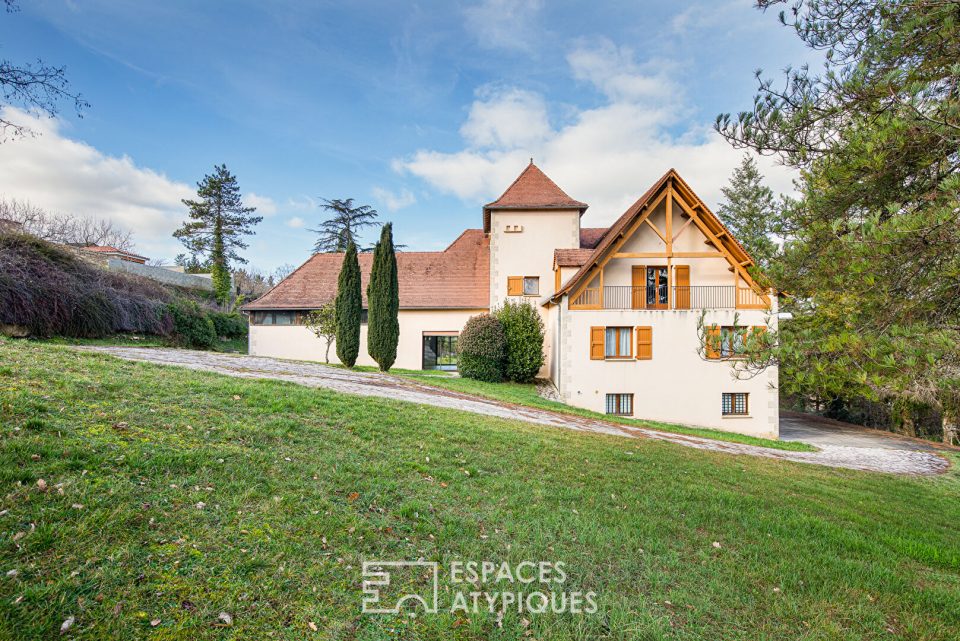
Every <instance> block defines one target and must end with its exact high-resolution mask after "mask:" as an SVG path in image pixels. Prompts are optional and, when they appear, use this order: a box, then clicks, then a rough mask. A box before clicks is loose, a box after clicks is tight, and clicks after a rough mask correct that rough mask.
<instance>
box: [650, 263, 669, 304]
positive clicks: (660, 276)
mask: <svg viewBox="0 0 960 641" xmlns="http://www.w3.org/2000/svg"><path fill="white" fill-rule="evenodd" d="M668 289H669V288H668V283H667V268H666V267H647V307H651V308H653V309H666V307H667V302H668V301H669V293H668Z"/></svg>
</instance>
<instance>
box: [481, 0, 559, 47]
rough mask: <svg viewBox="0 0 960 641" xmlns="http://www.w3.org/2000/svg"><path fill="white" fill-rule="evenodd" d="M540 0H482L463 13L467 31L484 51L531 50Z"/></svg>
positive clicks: (540, 6)
mask: <svg viewBox="0 0 960 641" xmlns="http://www.w3.org/2000/svg"><path fill="white" fill-rule="evenodd" d="M542 8H543V0H481V2H478V3H476V4H474V5H471V6H469V7H466V8H465V9H464V10H463V14H464V17H465V18H466V27H467V30H468V31H469V32H470V33H471V34H472V35H473V36H474V37H475V38H476V39H477V43H478V44H479V45H480V46H481V47H485V48H487V49H507V50H514V51H530V50H532V49H533V45H534V38H533V35H534V28H533V26H534V22H535V20H536V18H537V16H538V14H539V13H540V9H542Z"/></svg>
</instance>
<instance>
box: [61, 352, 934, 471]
mask: <svg viewBox="0 0 960 641" xmlns="http://www.w3.org/2000/svg"><path fill="white" fill-rule="evenodd" d="M77 349H83V350H87V351H94V352H102V353H105V354H110V355H112V356H116V357H119V358H124V359H127V360H133V361H144V362H149V363H157V364H161V365H175V366H177V367H186V368H189V369H195V370H202V371H207V372H216V373H219V374H226V375H228V376H236V377H239V378H258V379H274V380H281V381H290V382H292V383H299V384H301V385H308V386H311V387H322V388H325V389H330V390H334V391H337V392H344V393H347V394H359V395H361V396H376V397H381V398H390V399H395V400H401V401H409V402H411V403H421V404H424V405H433V406H435V407H445V408H448V409H455V410H461V411H465V412H474V413H476V414H484V415H487V416H495V417H499V418H504V419H513V420H521V421H526V422H529V423H537V424H540V425H547V426H550V427H560V428H564V429H573V430H579V431H584V432H596V433H601V434H613V435H616V436H624V437H628V438H651V439H657V440H661V441H669V442H671V443H677V444H680V445H684V446H687V447H694V448H697V449H701V450H709V451H714V452H725V453H728V454H741V455H750V456H763V457H767V458H774V459H781V460H787V461H796V462H801V463H814V464H818V465H827V466H831V467H844V468H849V469H854V470H868V471H874V472H889V473H896V474H937V473H940V472H943V471H944V470H946V469H947V467H949V463H948V462H947V461H946V460H945V459H944V458H942V457H940V456H937V455H936V454H934V453H932V452H922V451H908V450H895V449H888V448H880V447H848V446H842V445H832V444H824V445H822V446H820V451H817V452H788V451H785V450H774V449H769V448H765V447H758V446H755V445H743V444H740V443H729V442H726V441H716V440H713V439H707V438H699V437H695V436H685V435H682V434H671V433H669V432H660V431H657V430H653V429H646V428H641V427H632V426H627V425H618V424H616V423H608V422H606V421H602V420H596V419H589V418H583V417H579V416H573V415H569V414H560V413H557V412H551V411H548V410H540V409H534V408H530V407H521V406H517V405H513V404H510V403H502V402H499V401H493V400H489V399H485V398H481V397H477V396H471V395H467V394H461V393H458V392H453V391H449V390H444V389H439V388H436V387H431V386H427V385H420V384H418V383H416V382H413V381H410V380H407V379H403V378H398V377H395V376H385V375H382V374H374V373H364V372H356V371H351V370H346V369H341V368H336V367H328V366H325V365H321V364H319V363H309V362H301V361H286V360H280V359H275V358H267V357H264V356H243V355H230V354H217V353H215V352H200V351H190V350H182V349H166V348H145V347H98V346H86V347H78V348H77Z"/></svg>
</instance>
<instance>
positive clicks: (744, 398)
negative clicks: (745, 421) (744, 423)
mask: <svg viewBox="0 0 960 641" xmlns="http://www.w3.org/2000/svg"><path fill="white" fill-rule="evenodd" d="M749 396H750V395H749V394H747V393H746V392H724V394H723V402H722V406H723V408H722V412H723V415H724V416H747V415H748V413H749V411H750V403H749Z"/></svg>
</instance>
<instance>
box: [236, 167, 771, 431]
mask: <svg viewBox="0 0 960 641" xmlns="http://www.w3.org/2000/svg"><path fill="white" fill-rule="evenodd" d="M586 209H587V205H586V204H585V203H582V202H579V201H577V200H574V199H573V198H571V197H570V196H568V195H567V194H566V193H564V191H563V190H562V189H560V188H559V187H558V186H557V185H556V184H555V183H554V182H553V181H552V180H550V178H548V177H547V176H546V175H545V174H544V173H543V172H542V171H541V170H540V169H539V168H538V167H537V166H536V165H534V164H533V163H532V162H531V163H530V165H529V166H528V167H527V168H526V169H525V170H524V171H523V172H522V173H521V174H520V176H519V177H518V178H517V179H516V180H515V181H514V182H513V184H512V185H510V187H509V188H507V190H506V191H505V192H504V193H503V195H502V196H500V198H498V199H497V200H495V201H494V202H492V203H489V204H487V205H485V206H484V207H483V228H482V229H468V230H466V231H464V232H463V233H462V234H461V235H460V236H459V237H458V238H457V239H456V240H455V241H454V242H453V243H452V244H451V245H450V246H449V247H447V248H446V249H445V250H443V251H440V252H401V253H399V254H398V255H397V266H398V271H399V281H400V315H399V317H400V342H399V346H398V353H397V361H396V367H399V368H407V369H455V368H456V360H457V356H456V340H457V335H458V333H459V331H460V330H461V329H462V327H463V325H464V323H465V322H466V320H467V319H468V318H469V317H470V316H473V315H476V314H479V313H483V312H487V311H489V310H490V309H494V308H496V307H497V306H498V305H500V304H501V303H502V302H503V301H504V300H506V299H508V298H521V299H525V300H529V301H531V302H532V303H534V304H535V305H536V306H537V307H538V309H539V310H540V313H541V315H542V317H543V320H544V325H545V328H546V337H545V341H544V350H545V358H546V362H545V365H544V368H543V370H542V371H541V375H542V376H544V377H548V378H550V379H551V380H552V381H553V382H554V384H555V385H556V386H557V389H558V390H559V393H560V397H561V398H562V400H563V401H564V402H566V403H569V404H571V405H575V406H578V407H583V408H586V409H590V410H594V411H597V412H602V413H607V414H617V415H625V416H633V417H636V418H645V419H652V420H659V421H665V422H672V423H682V424H687V425H696V426H702V427H710V428H715V429H721V430H727V431H731V432H740V433H744V434H751V435H755V436H765V437H773V438H775V437H776V436H777V435H778V432H779V407H778V396H777V370H776V368H775V367H771V368H768V369H767V370H766V371H764V372H763V373H761V374H759V375H757V376H754V377H752V378H749V379H744V380H739V379H737V378H736V377H735V376H734V375H733V370H732V368H731V366H730V363H729V362H728V361H729V358H730V357H735V356H736V351H737V349H738V344H737V343H738V340H737V336H738V333H737V331H735V325H736V327H741V328H742V327H747V328H750V330H749V331H766V330H771V331H775V330H776V328H777V313H776V311H777V309H776V305H777V301H776V297H775V296H773V295H772V293H771V292H768V291H765V290H764V289H762V288H761V287H760V286H759V285H758V284H757V283H756V282H755V280H754V279H753V278H752V277H751V276H750V274H749V273H748V271H747V268H748V267H750V266H752V265H753V260H752V259H751V257H750V256H749V255H748V254H747V252H746V251H745V250H744V249H743V247H741V246H740V244H739V243H738V242H737V240H736V239H735V238H733V236H732V235H731V234H730V232H729V230H727V229H726V228H725V227H724V226H723V224H722V223H721V222H720V220H719V219H718V218H717V217H716V216H715V215H714V214H713V213H712V212H711V211H710V210H709V208H707V206H706V205H705V204H704V203H703V202H702V201H701V200H700V199H699V198H698V197H697V195H696V194H695V193H694V192H693V190H692V189H691V188H690V187H689V186H688V185H687V184H686V182H684V180H683V179H682V178H681V177H680V176H679V175H678V174H677V173H676V172H675V171H674V170H672V169H671V170H670V171H668V172H667V173H666V174H664V175H663V177H662V178H660V179H659V180H658V181H657V182H656V183H654V184H653V186H651V187H650V188H649V189H648V190H647V192H646V193H644V194H643V195H642V196H641V197H640V198H639V200H637V201H636V202H635V203H634V204H633V205H631V206H630V208H629V209H627V211H626V212H624V213H623V215H622V216H620V218H618V219H617V220H616V221H615V222H614V223H613V224H612V225H610V226H609V227H605V228H590V227H581V225H580V219H581V217H582V216H583V214H584V212H585V211H586ZM342 261H343V255H342V254H316V255H314V256H312V257H311V258H310V259H309V260H308V261H307V262H305V263H304V264H303V265H301V266H300V267H299V268H298V269H297V270H296V271H295V272H293V273H292V274H291V275H290V276H288V277H287V278H286V279H285V280H283V281H282V282H281V283H279V284H278V285H277V286H276V287H275V288H273V289H272V290H270V291H269V292H268V293H267V294H265V295H264V296H263V297H261V298H260V299H258V300H256V301H254V302H253V303H250V304H248V305H246V306H245V308H244V309H245V310H246V311H248V312H250V325H251V326H250V353H251V354H257V355H263V356H275V357H281V358H293V359H307V360H323V357H324V351H325V349H324V348H325V346H324V344H323V341H321V340H318V339H317V338H316V337H315V336H313V334H311V333H310V331H309V330H308V329H307V328H306V327H304V326H302V324H301V323H302V320H303V316H304V315H305V314H306V312H308V311H309V310H311V309H316V308H317V307H319V306H321V305H323V304H325V303H326V302H328V301H330V300H331V299H333V297H334V296H335V294H336V287H337V277H338V274H339V271H340V265H341V263H342ZM371 263H372V255H371V254H361V255H360V268H361V272H362V275H363V289H364V292H365V291H366V286H367V278H368V277H369V274H370V268H371ZM364 305H366V295H364ZM701 315H704V324H705V325H706V326H707V327H708V328H709V329H708V330H707V331H713V332H716V333H718V334H720V336H721V338H722V340H721V342H720V345H719V348H718V349H717V350H711V349H706V350H705V349H703V342H702V340H701V337H700V331H699V329H698V321H699V320H700V318H701ZM365 347H366V327H365V326H364V327H362V328H361V349H360V357H359V359H358V363H360V364H365V365H372V364H374V363H373V360H372V359H371V358H370V357H369V355H367V353H366V350H365ZM332 351H333V350H331V353H332Z"/></svg>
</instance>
